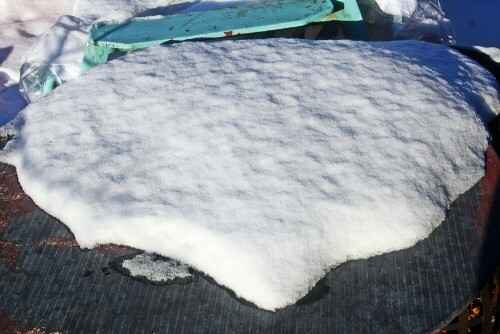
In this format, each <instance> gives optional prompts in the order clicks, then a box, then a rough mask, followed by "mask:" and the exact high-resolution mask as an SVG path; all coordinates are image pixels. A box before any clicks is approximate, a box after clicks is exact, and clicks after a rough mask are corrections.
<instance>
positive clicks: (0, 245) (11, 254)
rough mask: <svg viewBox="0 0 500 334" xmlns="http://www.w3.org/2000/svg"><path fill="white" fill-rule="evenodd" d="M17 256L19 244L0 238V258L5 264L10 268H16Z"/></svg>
mask: <svg viewBox="0 0 500 334" xmlns="http://www.w3.org/2000/svg"><path fill="white" fill-rule="evenodd" d="M18 258H19V245H17V244H15V243H12V242H8V241H2V240H0V260H2V261H3V262H5V263H6V264H7V267H9V269H10V270H13V269H16V263H17V259H18Z"/></svg>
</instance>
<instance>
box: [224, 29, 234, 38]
mask: <svg viewBox="0 0 500 334" xmlns="http://www.w3.org/2000/svg"><path fill="white" fill-rule="evenodd" d="M224 35H226V37H231V36H233V31H232V30H229V31H224Z"/></svg>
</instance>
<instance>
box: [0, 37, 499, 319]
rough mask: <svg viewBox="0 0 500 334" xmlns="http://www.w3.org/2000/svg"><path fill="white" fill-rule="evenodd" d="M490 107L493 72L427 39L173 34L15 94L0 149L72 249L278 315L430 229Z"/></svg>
mask: <svg viewBox="0 0 500 334" xmlns="http://www.w3.org/2000/svg"><path fill="white" fill-rule="evenodd" d="M498 112H499V102H498V90H497V84H496V81H495V79H494V78H493V77H492V76H491V75H490V74H489V73H488V72H487V71H486V70H484V69H483V68H481V67H480V66H478V65H477V64H476V63H474V62H473V61H471V60H469V59H468V58H466V57H464V56H462V55H460V54H459V53H458V52H455V51H453V50H451V49H449V48H447V47H443V46H439V45H433V44H428V43H423V42H391V43H362V42H352V41H351V42H349V41H305V40H286V39H270V40H241V41H228V40H226V41H212V42H185V43H179V44H175V45H171V46H168V47H154V48H151V49H148V50H144V51H140V52H136V53H132V54H129V55H126V56H124V57H122V58H119V59H115V60H113V61H111V62H108V63H107V64H104V65H101V66H98V67H97V68H95V69H92V70H90V71H88V72H86V73H84V74H83V75H81V76H79V77H77V78H75V79H74V80H72V81H70V82H68V83H66V84H65V85H63V86H61V87H59V88H57V89H56V90H55V91H54V92H53V93H51V94H50V95H49V96H47V97H45V98H42V99H40V100H39V101H38V102H37V103H34V104H32V105H30V106H28V107H27V108H26V109H25V110H23V112H21V114H20V116H19V117H18V118H17V122H18V124H20V126H18V128H19V129H18V131H19V134H18V136H17V137H16V138H14V139H13V140H11V141H10V142H9V143H8V144H7V145H6V147H5V149H4V150H3V151H0V157H1V159H2V160H3V161H6V162H10V163H13V164H14V165H15V166H16V167H17V171H18V175H19V181H20V183H21V185H22V187H23V189H24V190H25V191H26V193H27V194H28V195H30V196H31V197H32V198H33V200H34V201H35V202H36V203H37V204H38V205H39V206H40V207H41V208H43V209H44V210H46V211H47V212H48V213H49V214H51V215H53V216H55V217H57V218H59V219H60V220H61V221H62V222H64V223H65V224H67V225H68V226H69V227H70V228H71V230H72V232H73V233H74V234H75V237H76V239H77V241H78V243H79V244H80V245H82V246H83V247H95V246H97V245H99V244H107V243H113V244H121V245H128V246H131V247H134V248H139V249H143V250H145V251H147V252H154V253H157V254H161V255H163V256H167V257H169V258H174V259H176V260H179V261H182V262H184V263H187V264H189V265H190V266H192V267H194V268H196V269H198V270H200V271H203V272H205V273H207V274H208V275H210V276H211V277H213V278H214V279H215V280H216V281H217V282H218V283H219V284H222V285H224V286H226V287H228V288H230V289H232V290H233V291H234V292H235V293H236V294H237V295H238V296H240V297H242V298H244V299H247V300H249V301H251V302H253V303H255V304H256V305H257V306H259V307H262V308H265V309H268V310H276V309H278V308H282V307H285V306H287V305H290V304H293V303H294V302H296V301H297V300H298V299H300V298H301V297H303V296H304V295H306V294H307V292H308V290H309V289H310V288H311V287H313V286H314V285H315V283H316V282H317V281H318V280H319V279H321V278H322V277H323V276H324V275H325V273H326V272H327V271H328V270H330V269H331V268H332V267H335V266H338V265H339V264H341V263H343V262H346V261H348V260H352V259H361V258H368V257H371V256H374V255H377V254H382V253H385V252H390V251H396V250H400V249H404V248H407V247H411V246H412V245H414V244H415V243H416V242H418V241H419V240H422V239H424V238H425V237H427V236H428V235H429V233H431V231H432V230H433V229H434V228H436V227H437V226H438V225H439V224H440V223H441V222H442V221H443V220H444V218H445V213H446V210H447V209H448V207H449V205H450V203H451V202H452V201H453V200H455V199H456V198H457V197H458V196H459V195H460V194H462V193H463V192H465V191H466V190H467V189H469V188H470V187H471V186H473V185H474V184H475V182H477V181H478V180H479V179H480V178H481V176H482V175H483V174H484V167H485V161H484V152H485V150H486V148H487V146H488V133H487V131H486V130H485V128H484V125H483V124H484V122H487V121H488V120H491V119H492V118H493V117H494V116H495V115H496V114H498ZM19 119H21V120H23V121H22V122H21V121H19Z"/></svg>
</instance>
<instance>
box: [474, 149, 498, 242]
mask: <svg viewBox="0 0 500 334" xmlns="http://www.w3.org/2000/svg"><path fill="white" fill-rule="evenodd" d="M498 184H500V158H499V157H498V155H497V154H496V152H495V150H494V149H493V147H492V146H489V147H488V150H487V151H486V172H485V175H484V176H483V178H482V179H481V180H480V181H479V186H480V188H481V191H482V193H483V195H482V196H481V198H480V199H479V203H477V204H476V208H475V216H476V229H477V232H478V234H479V236H480V237H481V238H484V237H485V234H486V232H487V228H488V223H489V221H488V220H489V218H490V217H491V215H492V213H493V212H494V211H495V210H499V208H496V207H495V203H494V202H495V196H496V195H497V192H499V191H500V189H495V188H496V186H497V185H498Z"/></svg>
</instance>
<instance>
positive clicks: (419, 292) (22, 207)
mask: <svg viewBox="0 0 500 334" xmlns="http://www.w3.org/2000/svg"><path fill="white" fill-rule="evenodd" d="M487 161H488V167H487V172H486V176H485V177H484V178H483V179H482V180H481V181H480V182H479V183H478V184H477V185H475V186H474V187H473V188H472V189H470V190H469V191H468V192H467V193H465V194H464V195H462V196H461V197H460V198H458V199H457V200H456V201H455V202H454V203H453V205H452V206H451V209H450V211H449V213H448V215H447V219H446V221H445V222H444V223H443V224H442V225H441V226H440V227H438V228H437V229H436V230H435V231H434V232H433V233H432V234H431V236H430V237H429V238H427V239H425V240H424V241H422V242H419V243H418V244H417V245H416V246H414V247H412V248H411V249H408V250H404V251H400V252H395V253H390V254H385V255H382V256H378V257H375V258H371V259H368V260H360V261H352V262H348V263H346V264H344V265H342V266H340V267H338V268H336V269H334V270H332V271H331V272H330V273H329V274H328V275H327V276H326V278H325V279H324V280H322V282H321V284H320V285H318V287H317V289H316V291H320V293H318V296H317V298H314V296H313V298H310V299H309V300H305V301H304V302H303V303H301V305H296V306H292V307H288V308H286V309H284V310H281V311H278V312H276V313H271V312H267V311H263V310H259V309H257V308H255V307H252V306H250V305H247V304H244V303H241V302H240V301H238V300H237V299H235V298H233V297H232V296H231V294H230V293H228V291H226V290H224V289H222V288H220V287H218V286H217V285H215V284H213V283H212V282H211V280H210V279H208V278H204V277H200V278H199V280H198V281H197V282H193V283H190V284H186V285H175V284H174V285H162V286H159V285H152V284H146V283H144V282H140V281H137V280H133V279H131V278H129V277H126V276H124V275H122V274H120V273H118V272H117V271H115V270H113V269H111V268H110V264H111V263H112V261H113V260H114V259H116V258H117V257H119V256H124V255H127V254H134V253H137V252H138V250H134V249H130V248H125V247H118V246H112V245H107V246H103V247H100V248H98V249H95V250H84V251H82V250H80V248H79V247H76V245H75V241H74V239H73V237H72V235H71V233H70V232H69V231H68V229H67V228H66V227H65V226H64V225H63V224H62V223H61V222H59V221H57V220H56V219H54V218H53V217H51V216H49V215H48V214H46V213H44V212H43V211H42V210H40V209H39V208H37V207H36V205H34V204H33V202H32V201H31V200H30V199H29V198H28V197H27V196H26V195H25V194H24V193H23V192H22V189H21V188H20V186H19V184H18V183H17V179H16V173H15V168H14V167H12V166H9V165H5V164H3V165H0V193H1V194H2V195H1V197H0V209H1V211H0V222H1V223H2V225H1V229H0V242H1V244H0V245H2V246H0V247H1V248H0V254H1V259H2V260H1V261H0V310H1V311H0V314H1V316H0V333H8V332H9V331H11V332H13V331H15V330H18V329H19V328H22V329H25V330H26V329H30V328H39V329H43V330H45V331H46V332H47V333H49V332H51V331H60V332H62V333H150V332H154V333H422V332H425V331H427V330H432V329H435V328H438V327H439V326H441V325H443V326H444V325H445V324H446V322H447V321H451V320H452V319H453V317H454V316H455V315H456V314H458V313H459V308H460V307H462V306H463V305H465V304H466V303H467V302H468V301H469V300H470V299H471V298H472V297H473V296H474V294H476V293H477V292H478V291H479V289H480V288H481V287H482V286H483V285H484V283H485V282H486V280H487V278H488V277H489V276H490V274H491V272H492V270H493V269H494V266H495V264H496V263H497V262H498V258H499V247H498V245H499V244H500V240H499V239H500V234H499V222H500V220H499V219H498V217H499V207H500V206H499V200H500V198H499V180H500V175H499V174H500V168H499V164H500V162H499V159H498V156H497V155H496V154H495V152H494V150H493V149H492V148H490V149H489V150H488V152H487Z"/></svg>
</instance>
